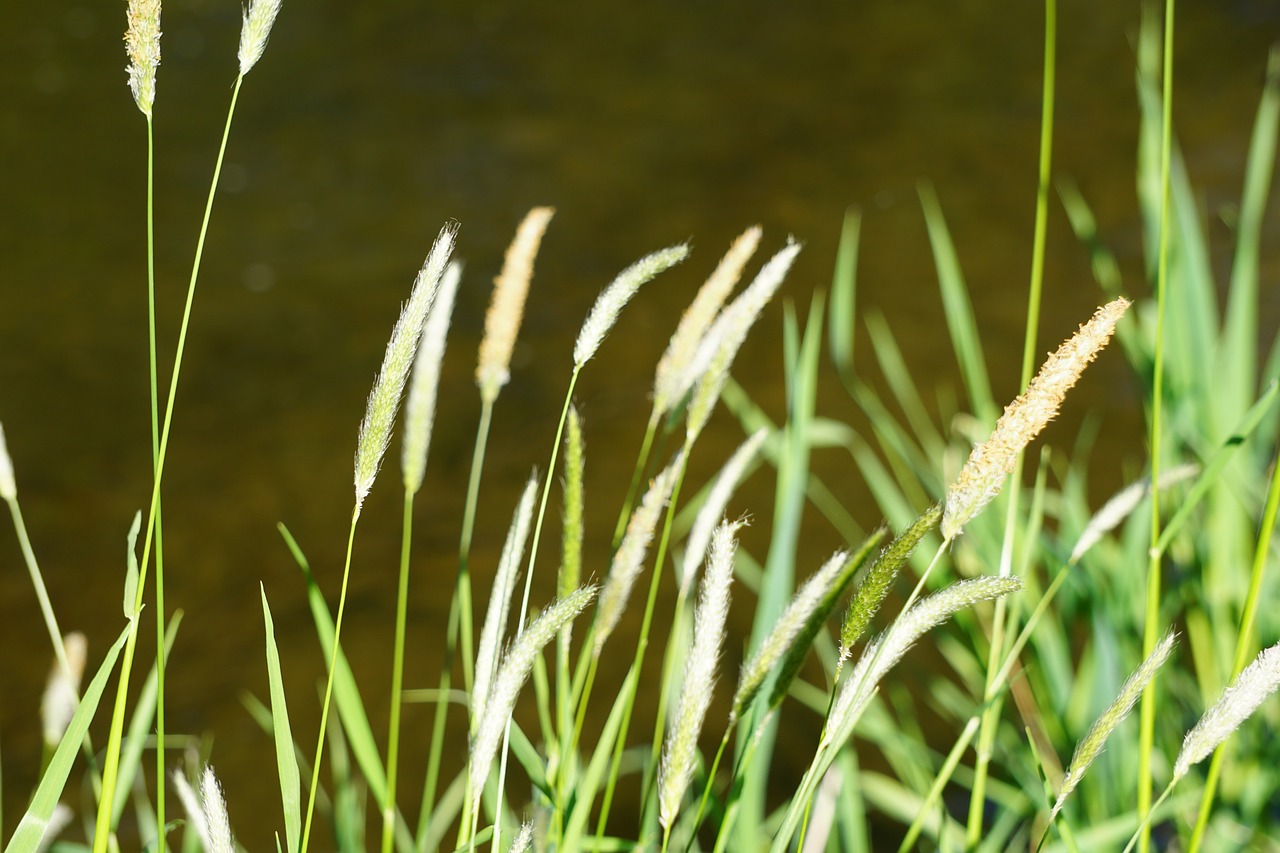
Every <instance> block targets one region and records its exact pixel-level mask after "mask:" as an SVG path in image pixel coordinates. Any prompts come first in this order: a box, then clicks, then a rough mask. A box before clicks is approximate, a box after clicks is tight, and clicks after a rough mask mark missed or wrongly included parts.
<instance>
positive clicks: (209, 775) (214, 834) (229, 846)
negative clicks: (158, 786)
mask: <svg viewBox="0 0 1280 853" xmlns="http://www.w3.org/2000/svg"><path fill="white" fill-rule="evenodd" d="M173 787H174V789H175V790H176V791H177V792H178V799H179V800H181V801H182V806H183V808H184V809H186V812H187V820H188V822H189V823H190V824H191V825H192V826H193V827H194V828H195V830H196V834H197V835H199V836H200V840H201V842H202V843H203V845H204V849H205V850H206V851H207V853H235V850H236V845H235V841H234V840H233V839H232V837H231V823H230V821H229V820H228V819H227V803H226V800H225V799H224V798H223V796H222V786H221V785H220V784H219V783H218V777H217V776H215V775H214V772H213V768H212V767H205V769H204V772H202V773H201V774H200V796H199V798H198V799H197V797H196V793H195V791H193V790H192V789H191V785H190V784H189V783H188V782H187V777H185V776H183V775H182V772H181V771H179V770H174V771H173Z"/></svg>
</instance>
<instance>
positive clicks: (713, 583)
mask: <svg viewBox="0 0 1280 853" xmlns="http://www.w3.org/2000/svg"><path fill="white" fill-rule="evenodd" d="M742 524H743V522H742V521H734V522H729V521H725V522H722V523H721V524H720V526H719V527H717V528H716V529H715V533H714V535H713V536H712V539H711V551H710V557H709V559H708V562H707V572H706V575H705V576H704V577H703V579H702V592H701V595H699V597H698V606H697V608H696V609H695V610H694V616H693V645H692V647H691V648H690V649H689V655H688V657H687V658H685V664H684V674H683V676H682V677H681V679H680V692H679V693H677V694H676V707H675V712H674V714H673V715H672V718H671V720H672V722H671V727H670V728H669V729H668V731H667V736H666V743H665V744H664V745H663V749H662V763H661V764H660V765H659V769H658V805H659V810H658V816H659V820H660V821H661V822H662V825H663V827H665V828H667V829H668V830H669V829H670V828H671V825H672V824H673V823H674V822H675V819H676V816H677V815H678V814H679V813H680V803H681V801H682V800H683V799H684V794H685V791H686V790H687V789H688V787H689V782H690V781H691V780H692V779H693V770H694V765H695V764H696V759H697V751H698V735H699V734H701V732H702V723H703V721H704V720H705V719H706V716H707V708H708V707H709V706H710V705H711V687H712V685H713V684H714V682H715V679H716V666H717V664H718V663H719V660H720V649H721V647H722V646H723V645H724V634H725V621H726V620H727V618H728V616H729V586H730V584H731V583H732V581H733V560H734V555H735V554H736V553H737V544H738V543H737V540H736V539H735V538H734V537H735V536H736V535H737V532H738V529H739V528H740V527H741V526H742Z"/></svg>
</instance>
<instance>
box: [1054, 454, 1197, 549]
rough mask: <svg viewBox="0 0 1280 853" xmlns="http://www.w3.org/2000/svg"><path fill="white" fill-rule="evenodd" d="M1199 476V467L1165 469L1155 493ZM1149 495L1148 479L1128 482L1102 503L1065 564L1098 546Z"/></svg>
mask: <svg viewBox="0 0 1280 853" xmlns="http://www.w3.org/2000/svg"><path fill="white" fill-rule="evenodd" d="M1199 473H1200V466H1199V465H1196V464H1195V463H1188V464H1186V465H1177V466H1175V467H1173V468H1167V469H1165V470H1164V471H1161V472H1160V477H1159V479H1158V480H1157V481H1156V490H1157V491H1161V492H1163V491H1164V490H1165V489H1167V488H1170V487H1171V486H1174V485H1177V484H1178V483H1181V482H1182V481H1184V480H1189V479H1190V478H1192V477H1194V476H1196V475H1197V474H1199ZM1149 494H1151V479H1150V478H1147V479H1143V480H1139V481H1137V482H1136V483H1130V484H1129V485H1128V486H1125V487H1124V488H1123V489H1121V490H1120V491H1118V492H1116V493H1115V494H1114V495H1113V496H1112V497H1111V500H1109V501H1107V502H1106V503H1105V504H1103V505H1102V509H1100V510H1098V511H1097V512H1096V513H1094V514H1093V518H1090V519H1089V523H1088V524H1086V525H1085V528H1084V531H1083V532H1082V533H1081V534H1080V538H1079V539H1078V540H1076V546H1075V547H1074V548H1072V549H1071V558H1070V559H1069V560H1068V562H1070V563H1075V562H1078V561H1079V560H1080V558H1081V557H1083V556H1084V555H1085V552H1086V551H1088V550H1089V549H1090V548H1092V547H1093V546H1094V545H1096V544H1098V542H1099V541H1100V540H1101V539H1102V537H1103V536H1105V535H1107V534H1108V533H1110V532H1111V531H1112V530H1115V529H1116V527H1118V526H1119V525H1120V523H1121V522H1122V521H1124V520H1125V519H1126V518H1128V517H1129V513H1131V512H1133V511H1134V510H1135V509H1137V508H1138V504H1140V503H1142V501H1143V499H1144V498H1146V497H1147V495H1149Z"/></svg>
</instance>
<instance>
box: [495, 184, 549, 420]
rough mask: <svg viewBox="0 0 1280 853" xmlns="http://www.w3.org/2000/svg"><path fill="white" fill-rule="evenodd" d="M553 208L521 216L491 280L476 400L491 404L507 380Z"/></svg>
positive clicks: (539, 209) (540, 209) (538, 209)
mask: <svg viewBox="0 0 1280 853" xmlns="http://www.w3.org/2000/svg"><path fill="white" fill-rule="evenodd" d="M555 212H556V210H555V208H554V207H535V208H533V209H532V210H530V211H529V212H528V213H527V214H525V217H524V220H523V221H522V222H521V223H520V226H519V227H518V228H517V229H516V236H515V239H513V240H512V241H511V245H510V246H508V247H507V254H506V257H505V258H504V260H503V262H502V272H501V273H500V274H499V275H498V277H497V278H496V279H494V280H493V296H492V297H490V301H489V310H488V312H486V313H485V315H484V338H482V339H481V341H480V358H479V361H478V363H477V365H476V385H477V386H479V388H480V399H481V400H483V401H485V402H486V403H492V402H493V401H494V400H496V399H498V393H499V392H500V391H501V390H502V388H503V386H505V385H506V384H507V382H508V381H510V379H511V353H512V352H513V351H514V350H515V346H516V337H517V336H518V335H519V334H520V323H521V321H522V320H523V319H524V305H525V300H526V299H527V298H528V296H529V284H530V283H531V282H532V281H533V262H534V259H535V258H537V256H538V249H539V247H541V245H542V236H543V235H544V234H545V233H546V231H547V225H548V224H550V222H551V217H552V216H554V215H555Z"/></svg>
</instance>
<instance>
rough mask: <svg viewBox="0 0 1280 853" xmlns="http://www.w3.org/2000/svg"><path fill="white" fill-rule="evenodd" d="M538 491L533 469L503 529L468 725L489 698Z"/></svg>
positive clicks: (478, 652)
mask: <svg viewBox="0 0 1280 853" xmlns="http://www.w3.org/2000/svg"><path fill="white" fill-rule="evenodd" d="M537 495H538V476H537V474H536V473H535V474H534V475H532V476H531V477H529V482H528V483H526V484H525V487H524V493H523V494H522V495H521V496H520V502H519V503H518V504H517V505H516V510H515V513H514V514H513V515H512V518H511V526H510V527H509V528H508V529H507V539H506V542H505V543H503V546H502V556H501V557H499V558H498V571H497V573H496V574H495V575H494V578H493V591H492V592H491V593H490V594H489V609H488V611H487V612H486V614H485V618H484V627H483V628H482V629H481V630H480V645H479V646H478V647H477V649H476V669H475V673H476V680H475V685H474V686H473V688H472V691H471V720H472V727H473V729H474V727H475V726H477V725H479V721H480V718H481V717H482V716H483V715H484V706H485V703H486V702H487V701H488V698H489V685H490V683H491V680H492V678H493V677H494V674H495V673H496V672H497V670H498V649H499V647H500V646H501V645H502V638H503V636H504V635H505V634H506V632H507V614H508V613H509V612H510V609H511V596H512V593H513V592H514V591H515V587H516V578H517V576H518V575H519V574H520V563H521V561H522V560H523V558H524V544H525V540H526V539H527V538H528V536H529V525H530V523H531V521H532V519H533V502H534V500H535V498H536V497H537Z"/></svg>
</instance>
